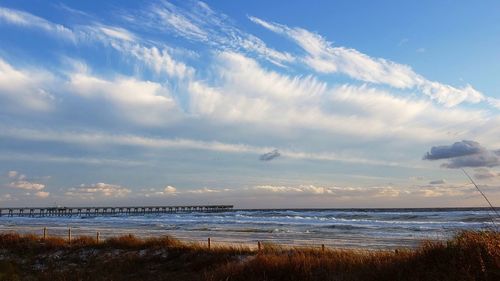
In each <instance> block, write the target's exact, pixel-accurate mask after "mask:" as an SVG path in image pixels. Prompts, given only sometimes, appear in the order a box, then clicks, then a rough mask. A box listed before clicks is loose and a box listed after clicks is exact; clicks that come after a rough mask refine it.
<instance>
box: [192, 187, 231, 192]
mask: <svg viewBox="0 0 500 281" xmlns="http://www.w3.org/2000/svg"><path fill="white" fill-rule="evenodd" d="M222 191H229V189H224V190H220V189H213V188H208V187H204V188H201V189H193V190H188V191H187V193H194V194H205V193H219V192H222Z"/></svg>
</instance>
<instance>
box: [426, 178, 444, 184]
mask: <svg viewBox="0 0 500 281" xmlns="http://www.w3.org/2000/svg"><path fill="white" fill-rule="evenodd" d="M445 183H446V181H445V180H443V179H440V180H433V181H430V182H429V184H431V185H435V184H445Z"/></svg>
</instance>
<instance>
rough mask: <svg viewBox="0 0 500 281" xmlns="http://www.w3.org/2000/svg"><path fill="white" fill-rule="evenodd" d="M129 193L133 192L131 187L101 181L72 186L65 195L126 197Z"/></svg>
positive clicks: (91, 197) (89, 197)
mask: <svg viewBox="0 0 500 281" xmlns="http://www.w3.org/2000/svg"><path fill="white" fill-rule="evenodd" d="M129 193H131V190H130V189H129V188H126V187H123V186H120V185H114V184H107V183H102V182H100V183H96V184H91V185H85V184H82V185H80V186H78V187H71V188H69V189H68V190H67V191H66V193H65V195H66V196H69V197H77V198H80V199H87V200H88V199H96V198H101V197H125V196H127V195H128V194H129Z"/></svg>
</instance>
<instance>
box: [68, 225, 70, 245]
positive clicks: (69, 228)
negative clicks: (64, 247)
mask: <svg viewBox="0 0 500 281" xmlns="http://www.w3.org/2000/svg"><path fill="white" fill-rule="evenodd" d="M68 243H70V244H71V227H68Z"/></svg>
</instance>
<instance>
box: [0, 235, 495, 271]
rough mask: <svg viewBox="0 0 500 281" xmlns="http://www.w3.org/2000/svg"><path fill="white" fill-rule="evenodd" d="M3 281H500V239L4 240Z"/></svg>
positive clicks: (0, 254)
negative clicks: (317, 242) (396, 243)
mask: <svg viewBox="0 0 500 281" xmlns="http://www.w3.org/2000/svg"><path fill="white" fill-rule="evenodd" d="M0 280H51V281H55V280H183V281H188V280H214V281H215V280H245V281H252V280H303V281H313V280H453V281H458V280H500V234H499V233H498V232H491V231H490V232H482V231H481V232H470V231H468V232H462V233H460V234H458V235H457V236H456V237H454V238H453V239H451V240H449V241H445V242H431V241H427V242H424V243H422V245H421V246H420V247H419V248H417V249H406V250H405V249H402V250H398V251H397V252H396V251H363V250H335V249H326V250H325V251H322V250H321V249H320V248H293V247H292V248H290V247H283V246H280V245H275V244H268V243H265V244H263V248H262V251H261V252H260V253H258V252H257V251H256V249H250V248H249V247H244V246H214V245H212V248H211V249H208V248H207V246H206V244H201V243H184V242H181V241H179V240H177V239H175V238H173V237H170V236H162V237H156V238H147V239H140V238H138V237H135V236H132V235H126V236H119V237H113V238H109V239H107V240H105V241H103V242H101V243H99V244H97V243H96V240H95V238H94V237H88V236H83V237H76V238H74V239H73V240H72V242H71V244H69V243H67V241H66V240H65V239H61V238H55V237H50V238H47V239H45V240H43V239H41V238H40V237H37V236H34V235H20V234H17V233H7V234H0Z"/></svg>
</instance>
